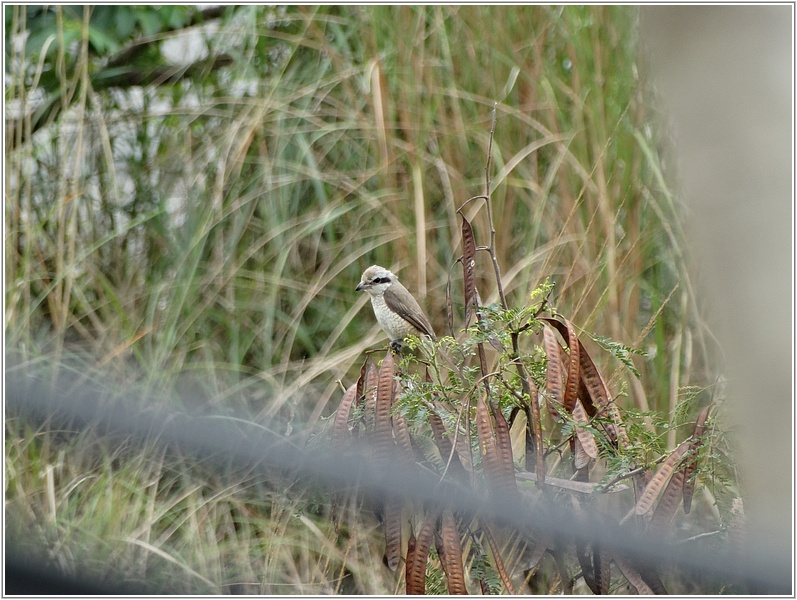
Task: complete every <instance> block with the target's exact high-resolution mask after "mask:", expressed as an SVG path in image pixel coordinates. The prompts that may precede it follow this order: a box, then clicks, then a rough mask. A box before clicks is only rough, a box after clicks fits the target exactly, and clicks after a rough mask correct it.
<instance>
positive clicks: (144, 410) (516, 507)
mask: <svg viewBox="0 0 797 600" xmlns="http://www.w3.org/2000/svg"><path fill="white" fill-rule="evenodd" d="M6 366H7V371H6V381H5V385H6V390H5V391H6V396H5V397H6V417H7V418H8V417H19V418H22V419H25V420H26V421H28V422H33V423H48V424H49V425H50V426H51V427H63V428H68V429H69V430H71V431H86V430H93V431H95V432H97V433H99V434H102V435H107V436H112V437H113V436H118V437H120V438H123V439H125V440H128V441H132V442H133V444H134V445H135V444H136V443H138V444H150V443H152V442H153V440H155V443H157V444H159V445H162V446H163V447H164V448H165V449H166V452H174V453H180V455H181V456H186V455H188V456H190V457H192V458H195V459H196V460H197V461H201V462H202V463H204V464H206V465H210V466H214V467H217V468H218V469H220V470H221V469H228V468H230V467H231V466H232V467H234V468H235V469H243V470H246V471H247V472H249V473H251V474H252V475H254V476H256V477H258V476H262V477H264V478H269V477H273V476H275V475H279V476H280V477H286V476H287V477H290V478H292V479H293V480H295V481H297V482H306V483H310V484H313V485H316V486H321V487H323V488H325V489H326V490H327V491H328V492H330V494H331V493H334V492H337V491H340V490H344V489H347V488H352V487H353V486H356V487H357V488H358V489H359V490H360V491H361V492H362V493H363V494H365V495H366V496H371V497H373V498H375V499H379V498H386V497H402V498H406V499H412V500H413V501H414V502H416V503H420V504H422V505H424V506H427V507H437V508H442V507H450V508H453V509H454V510H456V511H457V512H458V513H459V514H461V515H466V516H467V515H470V516H473V515H477V514H478V515H479V517H480V518H484V519H489V520H490V521H491V522H494V523H496V524H499V525H503V526H508V527H511V528H513V529H515V530H517V531H521V532H525V531H531V530H533V531H535V532H538V533H541V534H543V535H549V536H552V537H553V538H555V539H563V538H564V539H567V540H568V541H571V542H576V543H583V544H598V545H599V546H600V547H601V548H605V549H607V550H608V551H609V552H610V553H611V554H612V555H614V556H628V557H634V560H635V561H637V562H638V563H641V564H644V563H647V564H650V565H656V566H657V567H658V568H660V567H662V566H669V567H671V568H675V569H678V570H679V571H680V572H683V573H685V574H693V575H703V576H704V575H705V574H707V573H708V574H711V575H712V576H713V577H715V578H717V579H718V580H724V581H727V582H740V583H741V584H743V585H745V586H746V589H747V590H749V592H750V593H755V594H790V593H791V590H792V565H791V560H790V558H789V557H788V556H782V555H781V553H775V552H773V551H772V549H771V548H769V547H767V546H766V545H765V544H756V543H755V542H753V543H751V544H748V545H746V546H745V547H744V548H743V551H742V552H740V553H736V552H733V551H731V549H728V551H727V552H724V553H722V552H720V553H706V552H705V550H703V549H699V548H692V547H690V546H689V545H684V544H676V543H674V542H666V541H656V540H651V538H650V537H649V536H645V535H643V534H641V533H640V532H636V531H634V529H632V528H628V527H622V526H620V525H618V524H617V523H616V522H614V523H613V522H612V520H611V519H604V520H601V519H574V518H573V514H572V512H571V511H569V510H568V509H567V507H566V506H564V505H561V504H558V503H549V504H546V505H545V507H544V509H542V510H541V509H540V503H532V502H529V501H528V497H527V496H525V495H524V496H520V497H517V496H508V495H504V494H501V493H500V492H495V491H491V492H490V494H489V496H488V495H487V494H481V493H479V492H478V491H474V490H471V489H465V488H464V487H462V486H460V485H457V484H456V483H452V482H450V481H447V480H442V481H441V480H440V478H439V477H438V476H436V475H435V474H434V473H432V472H431V471H425V470H423V469H418V468H412V467H410V468H401V467H400V465H392V466H391V468H390V470H389V473H388V472H386V470H385V469H384V467H383V465H380V464H375V462H374V461H373V460H372V459H371V457H372V456H373V454H372V453H371V452H370V451H369V449H368V447H367V445H365V442H360V444H359V445H358V446H353V447H352V448H351V450H352V451H351V452H347V453H345V454H344V455H340V454H338V455H335V454H333V453H332V452H330V448H329V446H327V445H325V444H323V443H316V444H307V443H306V437H304V436H302V435H294V436H291V437H290V438H286V437H284V436H282V435H279V434H278V433H276V432H275V431H274V430H272V429H270V428H268V427H265V426H263V425H262V424H258V423H254V422H251V421H249V420H247V419H246V418H245V417H244V418H239V417H237V416H230V415H207V414H205V415H192V414H188V413H185V412H178V411H171V410H167V409H165V408H164V406H167V404H166V403H165V402H163V401H161V400H159V399H155V401H147V400H146V399H142V398H141V397H140V394H136V393H132V392H131V393H127V394H114V397H111V396H110V394H108V393H107V392H103V391H102V390H101V389H99V388H95V387H94V386H88V385H84V386H82V387H80V388H77V389H74V388H72V389H73V390H74V391H71V392H69V393H68V394H65V393H64V390H69V389H70V387H71V386H69V385H65V384H64V382H63V381H61V382H60V383H59V385H58V386H57V388H54V387H53V386H52V385H51V384H50V382H48V381H46V380H44V379H42V378H40V377H39V375H37V373H40V372H41V371H40V370H39V371H32V370H30V369H28V368H25V367H20V366H17V367H13V366H12V367H11V368H9V365H8V364H7V365H6ZM277 429H279V428H277ZM652 542H655V543H652ZM6 552H7V554H6V579H5V581H6V584H5V585H6V592H7V593H12V594H16V593H34V594H35V593H51V592H52V589H53V588H52V586H55V587H56V588H58V589H60V590H62V591H61V592H60V593H83V594H91V593H103V594H114V593H153V592H154V593H157V590H152V589H146V588H144V587H142V588H141V589H139V588H135V589H133V588H131V587H130V586H129V585H128V586H125V587H122V586H118V587H117V588H115V589H114V587H113V586H105V585H103V584H100V583H98V582H96V581H91V580H82V579H78V578H70V577H67V576H64V575H62V574H60V572H59V571H58V569H56V568H55V567H53V568H48V567H47V566H46V564H44V563H42V562H41V560H39V559H38V558H36V557H31V556H26V555H23V554H20V553H19V552H18V551H16V550H15V548H14V547H13V546H11V547H7V548H6ZM37 582H38V583H37ZM48 586H49V587H48ZM48 590H50V592H48ZM67 590H74V592H69V591H67Z"/></svg>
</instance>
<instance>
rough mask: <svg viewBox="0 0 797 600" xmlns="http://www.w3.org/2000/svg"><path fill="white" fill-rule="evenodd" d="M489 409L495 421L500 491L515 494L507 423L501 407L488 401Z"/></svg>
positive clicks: (513, 466) (515, 485) (515, 487)
mask: <svg viewBox="0 0 797 600" xmlns="http://www.w3.org/2000/svg"><path fill="white" fill-rule="evenodd" d="M490 410H491V412H492V413H493V419H494V421H495V445H496V448H497V450H498V458H499V460H500V468H501V488H500V489H501V491H502V493H504V494H506V495H511V496H514V495H516V494H517V482H516V481H515V463H514V460H513V459H512V438H511V437H510V435H509V425H508V424H507V422H506V419H505V418H504V415H503V413H502V412H501V409H499V408H498V407H496V406H493V404H492V403H490Z"/></svg>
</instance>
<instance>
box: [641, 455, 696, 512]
mask: <svg viewBox="0 0 797 600" xmlns="http://www.w3.org/2000/svg"><path fill="white" fill-rule="evenodd" d="M688 449H689V444H688V440H687V441H685V442H681V444H680V445H679V446H678V447H677V448H676V449H675V451H674V452H673V453H672V454H670V456H668V457H667V460H665V461H664V462H663V463H662V464H661V466H660V467H659V470H658V471H656V474H655V475H654V476H653V477H652V478H651V480H650V481H649V482H648V484H647V485H646V486H645V491H644V492H642V495H641V496H640V498H639V500H638V501H637V503H636V507H635V508H634V512H635V513H636V514H637V515H644V514H647V513H648V512H649V511H650V509H651V508H653V502H654V501H655V500H656V497H657V496H658V495H659V492H660V491H661V489H662V488H663V487H664V484H665V483H666V482H667V480H668V479H669V478H670V475H672V472H673V470H674V469H675V467H676V465H677V464H678V462H679V461H680V460H681V458H683V455H684V454H686V451H687V450H688Z"/></svg>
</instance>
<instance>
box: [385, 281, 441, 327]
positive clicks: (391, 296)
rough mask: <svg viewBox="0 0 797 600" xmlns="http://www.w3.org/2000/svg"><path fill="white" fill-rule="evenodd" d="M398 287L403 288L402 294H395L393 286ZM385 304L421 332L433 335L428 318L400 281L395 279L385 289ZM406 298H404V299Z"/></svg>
mask: <svg viewBox="0 0 797 600" xmlns="http://www.w3.org/2000/svg"><path fill="white" fill-rule="evenodd" d="M395 287H400V288H401V290H403V292H404V293H403V294H401V295H399V294H397V293H396V292H395V291H394V290H393V288H395ZM384 297H385V304H387V307H388V308H389V309H390V310H392V311H394V312H395V313H396V314H398V315H399V316H400V317H401V318H403V319H404V320H406V321H409V322H410V323H411V324H412V326H413V327H415V328H416V329H417V330H418V331H420V332H421V333H425V334H426V335H429V336H431V337H433V338H434V337H435V334H434V330H433V329H432V324H431V323H429V319H427V318H426V315H425V314H423V311H422V310H421V307H420V306H419V305H418V303H417V302H416V301H415V298H413V297H412V294H410V293H409V292H408V291H407V288H405V287H404V286H403V285H401V283H399V282H398V281H395V282H394V283H393V285H391V286H390V287H389V288H388V289H387V290H385V296H384ZM404 298H406V299H404Z"/></svg>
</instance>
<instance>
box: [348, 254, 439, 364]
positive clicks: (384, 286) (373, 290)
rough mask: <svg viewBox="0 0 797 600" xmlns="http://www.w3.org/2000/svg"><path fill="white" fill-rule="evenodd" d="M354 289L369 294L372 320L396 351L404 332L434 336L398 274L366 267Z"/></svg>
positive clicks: (376, 266) (429, 325) (375, 266)
mask: <svg viewBox="0 0 797 600" xmlns="http://www.w3.org/2000/svg"><path fill="white" fill-rule="evenodd" d="M355 291H358V292H363V291H365V292H368V295H369V296H371V306H372V307H373V309H374V315H375V316H376V320H377V321H378V322H379V325H380V327H382V330H383V331H384V332H385V333H386V334H387V336H388V337H389V338H390V346H391V348H393V350H396V351H398V350H400V349H401V342H402V341H403V340H404V338H406V337H407V336H408V335H417V336H418V337H420V336H421V335H428V336H429V337H431V338H432V339H435V333H434V329H432V325H431V323H429V319H428V318H427V316H426V315H425V314H424V312H423V310H422V309H421V307H420V306H419V305H418V302H417V301H416V300H415V298H413V297H412V294H410V293H409V291H407V288H405V287H404V286H403V285H401V282H400V281H399V280H398V277H396V276H395V275H394V274H393V273H391V272H390V271H388V270H387V269H385V268H384V267H380V266H379V265H372V266H370V267H368V268H367V269H366V270H365V271H364V272H363V275H362V278H361V279H360V283H359V284H358V285H357V287H356V288H355Z"/></svg>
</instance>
